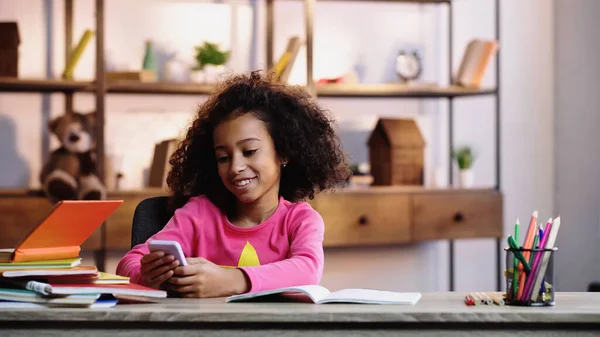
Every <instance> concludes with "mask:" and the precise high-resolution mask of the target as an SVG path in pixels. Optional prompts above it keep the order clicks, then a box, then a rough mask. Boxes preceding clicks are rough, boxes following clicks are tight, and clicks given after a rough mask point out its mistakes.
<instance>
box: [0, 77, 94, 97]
mask: <svg viewBox="0 0 600 337" xmlns="http://www.w3.org/2000/svg"><path fill="white" fill-rule="evenodd" d="M93 88H94V86H93V84H92V82H89V81H67V80H61V79H41V78H40V79H35V78H32V79H25V78H12V77H0V92H32V93H33V92H35V93H52V92H76V91H92V90H93Z"/></svg>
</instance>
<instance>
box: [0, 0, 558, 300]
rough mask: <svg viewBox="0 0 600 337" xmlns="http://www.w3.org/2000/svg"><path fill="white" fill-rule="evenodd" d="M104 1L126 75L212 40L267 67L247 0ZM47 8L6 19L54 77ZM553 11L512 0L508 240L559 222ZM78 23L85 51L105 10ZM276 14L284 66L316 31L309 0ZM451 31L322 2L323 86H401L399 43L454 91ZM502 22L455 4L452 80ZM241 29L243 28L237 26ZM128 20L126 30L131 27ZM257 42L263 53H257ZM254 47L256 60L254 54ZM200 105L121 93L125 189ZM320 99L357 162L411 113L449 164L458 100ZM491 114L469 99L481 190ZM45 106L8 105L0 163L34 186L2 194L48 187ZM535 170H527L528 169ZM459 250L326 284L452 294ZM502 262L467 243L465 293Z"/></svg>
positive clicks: (488, 243)
mask: <svg viewBox="0 0 600 337" xmlns="http://www.w3.org/2000/svg"><path fill="white" fill-rule="evenodd" d="M106 2H107V5H108V6H107V12H106V18H107V24H106V29H107V31H106V33H107V36H106V38H105V40H106V43H107V50H108V51H109V52H110V55H109V56H108V58H109V59H110V60H113V61H114V63H115V64H117V65H119V66H122V67H136V66H139V64H140V63H141V59H142V54H143V41H144V40H145V39H147V38H152V39H153V40H154V41H155V43H156V45H157V46H158V47H159V48H160V49H161V55H163V54H168V53H169V52H172V51H173V50H174V49H176V48H177V49H179V50H181V51H182V53H181V55H180V56H181V57H182V58H184V59H188V60H189V58H190V57H191V56H190V55H191V54H190V53H189V51H190V49H191V46H192V45H193V44H194V43H196V41H198V42H199V41H201V40H202V39H203V38H214V39H218V40H219V41H221V42H222V43H223V45H225V46H228V47H229V46H231V47H232V48H234V59H233V60H232V66H233V67H234V69H235V70H236V71H247V70H249V69H254V68H256V67H262V66H263V65H264V62H263V60H264V41H265V39H264V26H265V25H264V10H263V9H264V7H263V5H264V4H263V3H262V2H260V3H259V4H258V5H257V12H256V13H255V15H253V13H252V5H250V4H248V3H247V2H245V1H242V0H240V1H236V2H235V6H233V7H232V8H234V10H231V9H230V7H227V5H209V4H207V3H205V2H189V1H181V2H179V1H166V0H154V1H142V0H125V1H114V0H107V1H106ZM43 5H44V1H42V0H35V1H34V0H30V1H27V6H26V5H25V4H24V2H14V1H11V0H0V19H1V20H8V19H18V20H19V22H20V27H21V32H22V36H23V37H24V39H23V43H22V45H21V60H22V61H21V64H20V71H21V74H22V75H23V76H44V74H45V73H46V69H45V67H44V64H45V63H44V61H41V60H44V59H45V57H46V56H47V55H46V42H45V34H46V29H45V27H44V23H43V22H44V20H43V18H44V12H43ZM167 5H168V6H167ZM62 6H63V4H62V1H54V2H53V9H52V13H53V22H52V25H51V27H52V29H53V34H52V38H53V41H54V42H53V44H52V45H51V47H52V51H51V55H52V57H51V59H50V62H51V64H52V67H51V69H50V71H51V72H52V73H54V74H56V75H59V74H60V72H61V71H62V67H63V64H64V55H63V52H62V50H63V43H64V41H63V36H62V35H63V34H62V33H63V28H62V27H63V22H62V20H63V13H62V11H63V7H62ZM552 9H553V8H552V4H551V2H549V1H546V0H530V1H527V2H525V3H523V2H522V1H519V0H503V1H502V6H501V14H502V22H501V26H502V31H501V39H502V41H501V50H502V51H501V64H502V74H501V75H502V76H501V79H502V88H501V89H502V99H501V103H502V117H501V122H502V156H503V161H502V182H503V184H502V188H503V191H504V192H505V228H506V231H507V233H508V232H509V231H510V230H511V229H510V228H511V225H512V223H513V222H514V219H515V218H516V217H521V218H525V217H526V216H528V215H529V214H531V212H532V210H533V209H538V210H539V211H540V212H541V215H542V216H544V217H549V216H551V214H550V211H551V210H552V209H553V205H552V201H553V192H552V191H553V189H552V177H553V173H552V163H553V160H552V153H553V145H552V134H551V133H550V132H547V131H548V130H551V129H552V123H553V120H552V103H551V101H550V100H549V99H548V98H549V97H552V94H553V91H552V90H553V88H552V81H553V76H552V55H553V49H552V36H553V35H552V29H551V28H552V26H553V16H552ZM75 12H76V20H75V28H74V31H75V36H74V40H75V41H76V40H77V39H78V38H79V36H80V34H81V33H82V31H83V29H85V28H89V27H93V1H91V0H85V1H84V0H78V1H77V2H76V8H75ZM132 13H135V14H132ZM190 13H192V14H190ZM206 13H210V14H206ZM232 13H234V14H232ZM275 13H276V18H277V19H276V23H275V24H276V35H275V52H276V57H277V56H278V55H279V54H280V53H281V51H282V50H283V48H284V47H285V43H286V41H287V38H288V36H289V35H290V34H302V35H303V34H304V24H303V22H304V21H303V20H304V19H303V16H302V15H301V13H302V5H301V3H300V2H277V3H276V6H275ZM232 17H235V18H236V20H232V19H231V18H232ZM141 18H143V20H142V19H141ZM253 18H256V19H257V21H253ZM446 20H447V10H446V7H445V6H435V5H421V6H419V5H410V4H399V3H395V4H385V3H379V2H371V3H355V2H351V3H350V2H348V3H345V2H319V3H318V4H317V6H316V18H315V22H316V28H315V76H316V77H320V76H334V75H337V74H339V73H340V72H344V71H346V70H349V69H350V68H352V67H353V66H354V65H355V64H356V63H357V62H361V63H362V64H363V66H364V68H365V81H366V82H373V83H377V82H385V81H395V80H396V79H395V75H394V73H393V63H392V62H393V58H394V55H395V54H396V53H397V50H398V49H399V48H400V47H401V46H404V45H416V46H419V47H420V48H422V50H423V52H424V56H425V70H424V74H423V78H424V80H426V81H434V82H438V83H440V84H445V83H447V81H448V75H447V71H448V62H447V60H446V55H447V51H448V49H447V48H448V45H447V43H446V37H447V33H446V27H447V21H446ZM493 20H494V6H493V1H492V0H486V1H480V0H462V1H460V2H457V3H456V7H455V19H454V29H455V35H454V42H455V46H454V49H453V57H454V70H455V69H456V67H457V66H458V63H459V62H460V56H461V54H462V52H463V49H464V45H465V44H466V43H467V41H468V40H469V39H471V38H473V37H486V38H492V37H493V34H494V21H493ZM232 21H234V22H236V24H234V25H233V29H230V24H231V22H232ZM125 22H127V23H128V27H127V28H124V27H123V26H122V25H121V24H122V23H125ZM253 27H254V28H253ZM247 29H255V30H256V31H257V34H258V35H257V36H254V37H253V36H252V34H251V32H252V30H250V31H248V30H247ZM249 34H250V35H249ZM252 41H255V42H256V45H252V44H251V42H252ZM250 50H255V51H256V54H255V55H249V51H250ZM302 52H304V51H302ZM93 55H94V48H93V45H92V46H91V48H89V49H88V50H87V51H86V54H85V55H84V57H83V58H82V61H81V64H80V66H78V68H77V70H76V72H75V77H76V78H81V79H85V78H91V76H92V74H93ZM539 55H543V57H540V56H539ZM297 62H298V63H297V67H295V68H294V70H293V71H292V81H293V82H295V83H302V82H303V81H304V79H305V78H304V69H303V68H304V64H305V62H306V59H305V57H304V55H303V54H302V55H301V56H300V57H299V59H298V61H297ZM494 70H495V68H494V66H493V65H492V66H491V67H490V68H489V69H488V73H487V76H486V78H485V83H486V84H489V85H491V84H493V83H494V76H495V71H494ZM201 100H202V98H201V97H190V96H181V97H177V96H136V95H111V96H109V98H108V99H107V115H108V116H107V131H106V133H107V139H108V140H109V144H107V145H108V151H107V152H108V153H109V154H112V155H117V156H121V157H122V158H123V161H122V164H121V168H122V169H123V170H124V171H125V181H124V186H125V188H139V187H141V186H142V185H143V183H144V180H145V178H144V175H143V173H142V172H143V170H144V169H146V168H147V167H148V165H149V163H150V160H151V151H152V146H153V143H154V142H156V141H159V140H161V139H163V138H165V137H169V136H173V135H177V134H179V133H180V132H182V127H184V126H185V125H186V123H187V121H188V120H189V118H190V117H191V114H192V113H193V109H194V107H195V106H196V105H197V104H198V103H200V102H201ZM49 101H50V103H49V106H50V107H49V110H50V113H51V115H52V116H55V115H59V114H60V113H61V112H62V108H63V103H62V97H61V95H59V94H56V95H52V97H51V99H50V100H49ZM321 102H322V104H323V105H324V106H326V107H327V108H329V109H330V110H331V111H332V112H333V113H334V114H335V116H336V117H337V119H338V121H339V124H340V126H341V128H342V130H341V131H342V136H343V141H344V146H345V148H346V150H347V151H348V152H350V154H351V155H352V157H353V158H354V159H355V160H357V161H366V160H367V147H366V144H365V142H366V138H367V136H368V134H369V132H370V130H371V129H372V127H373V125H374V123H375V122H376V119H377V118H378V117H379V116H392V117H398V116H411V117H414V118H416V119H417V121H418V123H419V125H420V127H421V130H422V132H423V134H424V136H425V138H426V140H427V143H428V148H427V152H426V168H427V169H428V170H430V169H432V168H433V167H435V166H445V165H446V161H447V157H448V144H447V131H446V129H447V102H446V101H444V100H441V101H419V100H399V99H339V98H336V99H333V98H329V99H322V100H321ZM75 106H76V108H79V109H83V110H87V109H92V108H93V106H94V101H93V97H92V96H91V95H85V94H81V95H79V94H78V95H77V97H76V100H75ZM493 107H494V99H493V98H492V97H481V98H469V99H459V100H457V101H456V103H455V113H456V117H455V127H456V129H455V135H456V144H457V145H458V144H464V143H469V144H472V145H473V146H474V147H475V149H476V150H477V151H478V152H479V154H480V156H479V157H478V160H477V162H476V165H475V171H476V182H477V184H478V185H480V186H492V185H493V184H494V168H495V156H494V152H493V150H494V147H493V141H494V134H493V132H494V124H493ZM42 108H43V107H42V99H41V98H40V95H36V94H19V95H15V94H0V126H1V127H2V128H3V129H2V130H0V131H5V130H4V129H6V133H5V132H2V133H0V137H1V141H2V142H1V144H8V145H6V147H5V146H4V145H3V147H0V150H2V151H3V152H2V153H0V155H2V156H3V157H5V156H8V158H14V159H15V161H17V162H20V164H19V165H21V166H27V170H28V173H27V174H26V175H25V176H23V175H22V174H21V175H19V174H17V173H15V172H18V171H20V169H19V166H18V165H17V164H15V165H13V166H12V167H9V168H8V169H7V170H4V169H3V170H2V172H4V173H3V174H2V175H1V176H0V177H1V178H2V180H0V183H2V186H3V187H8V186H10V187H17V186H31V187H36V186H39V183H38V182H37V179H36V176H37V174H38V172H39V169H40V167H41V160H40V158H41V154H40V151H41V144H42V143H43V138H42V133H43V130H44V129H43V127H44V126H43V116H44V115H43V113H42ZM532 121H534V122H532ZM52 144H55V143H54V142H53V143H52ZM131 148H135V149H136V151H138V153H137V154H135V155H133V154H132V153H131V152H130V151H128V152H127V155H126V156H123V154H124V149H131ZM5 158H6V157H5ZM532 158H535V160H531V159H532ZM528 160H530V165H529V166H524V165H522V163H525V162H527V161H528ZM3 162H4V161H3ZM11 162H13V161H12V160H11ZM446 171H447V170H446ZM428 180H429V177H427V181H428ZM447 250H448V244H447V243H446V242H431V243H426V244H421V245H409V246H398V247H386V248H377V247H373V248H368V249H367V248H365V249H336V250H329V251H328V252H327V265H326V270H325V276H324V279H323V284H324V285H325V286H327V287H330V288H333V289H335V288H340V287H361V286H362V287H375V288H385V289H391V290H405V291H409V290H417V291H436V290H446V289H447V287H448V278H447V272H448V264H447V262H448V255H447ZM494 251H495V242H494V241H493V240H489V239H482V240H460V241H459V242H457V244H456V256H455V257H456V259H455V261H456V268H457V269H456V289H457V290H490V289H494V288H495V285H496V282H495V279H494V276H495V273H494V264H495V254H494ZM119 254H120V253H119ZM118 256H119V255H118V254H117V255H116V257H117V258H118ZM114 262H115V261H112V263H111V264H109V268H108V270H111V269H112V268H114Z"/></svg>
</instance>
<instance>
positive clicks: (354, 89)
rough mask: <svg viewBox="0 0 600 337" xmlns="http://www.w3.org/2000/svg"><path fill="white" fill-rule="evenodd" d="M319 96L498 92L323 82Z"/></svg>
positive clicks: (413, 96) (446, 95)
mask: <svg viewBox="0 0 600 337" xmlns="http://www.w3.org/2000/svg"><path fill="white" fill-rule="evenodd" d="M316 91H317V96H319V97H406V98H428V97H429V98H444V97H461V96H481V95H492V94H495V93H496V90H495V89H490V88H487V89H486V88H465V87H460V86H455V85H452V86H448V87H439V86H435V85H405V84H401V83H387V84H322V85H317V86H316Z"/></svg>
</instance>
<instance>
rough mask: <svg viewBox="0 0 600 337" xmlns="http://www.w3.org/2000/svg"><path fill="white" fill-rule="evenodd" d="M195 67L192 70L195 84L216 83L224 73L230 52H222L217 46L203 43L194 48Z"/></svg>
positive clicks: (212, 43) (211, 43)
mask: <svg viewBox="0 0 600 337" xmlns="http://www.w3.org/2000/svg"><path fill="white" fill-rule="evenodd" d="M195 49H196V56H195V59H196V66H195V67H194V68H193V69H192V79H193V80H194V81H196V82H209V83H210V82H216V80H217V77H218V76H219V75H221V74H222V73H223V72H225V63H227V61H228V60H229V56H230V55H231V51H230V50H222V49H221V47H220V46H219V44H217V43H214V42H208V41H206V42H204V44H202V45H200V46H196V47H195Z"/></svg>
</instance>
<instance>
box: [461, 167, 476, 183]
mask: <svg viewBox="0 0 600 337" xmlns="http://www.w3.org/2000/svg"><path fill="white" fill-rule="evenodd" d="M474 180H475V176H474V172H473V170H472V169H464V170H460V175H459V186H460V187H462V188H470V187H473V182H474Z"/></svg>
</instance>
